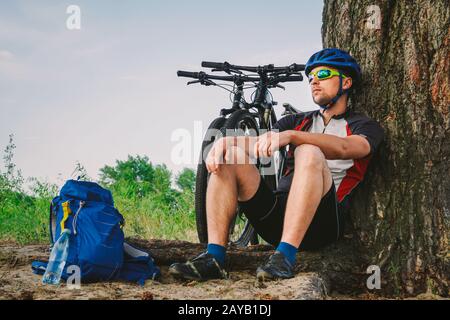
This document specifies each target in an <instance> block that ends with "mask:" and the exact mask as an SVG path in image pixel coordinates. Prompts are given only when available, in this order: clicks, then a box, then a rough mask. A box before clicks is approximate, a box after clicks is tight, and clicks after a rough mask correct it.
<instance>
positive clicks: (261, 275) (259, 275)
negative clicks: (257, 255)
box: [256, 270, 275, 282]
mask: <svg viewBox="0 0 450 320" xmlns="http://www.w3.org/2000/svg"><path fill="white" fill-rule="evenodd" d="M256 279H258V281H261V282H264V281H266V280H275V279H274V277H273V276H272V275H271V274H270V273H268V272H266V271H264V270H258V271H256Z"/></svg>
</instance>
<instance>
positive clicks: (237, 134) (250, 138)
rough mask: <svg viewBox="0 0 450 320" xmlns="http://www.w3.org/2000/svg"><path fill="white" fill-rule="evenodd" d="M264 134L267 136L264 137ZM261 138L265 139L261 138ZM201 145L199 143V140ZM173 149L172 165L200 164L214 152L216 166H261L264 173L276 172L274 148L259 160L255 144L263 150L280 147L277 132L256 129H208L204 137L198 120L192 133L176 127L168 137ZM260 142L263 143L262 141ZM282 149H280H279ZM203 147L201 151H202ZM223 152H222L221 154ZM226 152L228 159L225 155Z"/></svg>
mask: <svg viewBox="0 0 450 320" xmlns="http://www.w3.org/2000/svg"><path fill="white" fill-rule="evenodd" d="M266 133H267V135H269V136H267V135H265V134H266ZM262 137H264V139H262ZM202 139H203V145H200V144H198V143H197V142H198V141H202ZM170 140H171V142H172V143H173V145H172V150H171V154H170V159H171V161H172V163H173V164H175V165H192V164H200V163H202V162H203V161H205V162H208V160H210V159H212V158H214V153H213V151H211V149H212V148H213V147H214V148H216V149H215V150H214V151H216V152H215V153H216V154H217V155H218V157H217V158H215V161H216V163H217V164H257V163H259V164H260V165H263V166H264V173H265V174H269V175H270V174H275V173H276V171H275V170H276V168H277V166H276V160H277V158H278V153H277V149H276V150H273V154H272V155H271V156H270V157H258V158H256V157H255V156H254V155H255V143H257V142H258V143H264V145H258V147H261V148H263V147H264V146H265V145H267V143H270V144H271V145H272V146H278V145H279V135H278V130H272V131H268V130H263V129H259V130H258V131H256V130H255V129H227V130H224V129H221V130H219V129H208V130H207V131H206V133H205V134H203V126H202V122H201V121H195V122H194V131H193V132H191V131H189V130H187V129H185V128H179V129H176V130H174V131H173V132H172V134H171V139H170ZM261 141H263V142H261ZM281 147H282V146H281ZM202 148H203V149H202ZM232 148H238V149H241V150H242V151H244V152H246V154H247V155H246V156H242V155H241V156H239V155H237V154H236V153H232V152H230V151H232V150H231V149H232ZM221 150H222V153H221ZM227 152H228V156H227ZM208 156H209V158H208Z"/></svg>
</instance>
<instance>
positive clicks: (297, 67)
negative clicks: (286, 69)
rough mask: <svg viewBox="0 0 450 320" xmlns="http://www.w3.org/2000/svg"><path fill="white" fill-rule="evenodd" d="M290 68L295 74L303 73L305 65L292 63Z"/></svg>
mask: <svg viewBox="0 0 450 320" xmlns="http://www.w3.org/2000/svg"><path fill="white" fill-rule="evenodd" d="M290 68H292V70H293V71H295V72H299V71H305V65H304V64H297V63H293V64H291V66H290Z"/></svg>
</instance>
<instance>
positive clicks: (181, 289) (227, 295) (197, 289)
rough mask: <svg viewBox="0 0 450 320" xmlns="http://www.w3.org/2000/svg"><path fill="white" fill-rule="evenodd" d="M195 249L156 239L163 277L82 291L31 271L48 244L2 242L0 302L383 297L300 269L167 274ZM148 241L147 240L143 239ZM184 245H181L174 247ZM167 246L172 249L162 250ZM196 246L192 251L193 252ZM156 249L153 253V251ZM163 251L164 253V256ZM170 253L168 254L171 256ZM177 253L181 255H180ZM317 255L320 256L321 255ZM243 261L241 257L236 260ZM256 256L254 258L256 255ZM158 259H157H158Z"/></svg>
mask: <svg viewBox="0 0 450 320" xmlns="http://www.w3.org/2000/svg"><path fill="white" fill-rule="evenodd" d="M186 244H187V245H188V246H189V247H193V248H194V249H195V250H197V249H198V248H200V247H201V245H199V244H189V243H181V244H180V243H178V242H173V243H171V242H169V241H157V242H154V243H152V244H151V245H152V247H155V246H158V245H159V246H160V251H159V252H158V251H157V250H156V251H157V255H158V256H160V258H159V259H160V263H159V266H160V267H161V271H162V278H161V280H160V281H152V280H149V281H147V282H146V283H145V285H144V286H139V285H137V284H133V283H124V282H107V283H95V284H82V285H81V288H80V289H68V288H67V286H66V285H65V284H62V285H60V286H49V285H43V284H42V283H41V276H39V275H35V274H33V272H32V271H31V262H32V261H33V260H44V261H45V260H47V259H48V256H49V247H48V246H46V245H27V246H19V245H17V244H11V243H0V300H11V299H14V300H17V299H19V300H53V299H67V300H86V299H94V300H95V299H101V300H111V299H112V300H119V299H127V300H128V299H131V300H166V299H177V300H184V299H187V300H196V299H236V300H244V299H245V300H247V299H248V300H309V299H333V300H334V299H369V300H372V299H383V297H380V296H377V295H375V294H370V293H358V294H357V295H345V294H344V295H342V294H336V293H335V292H330V284H329V279H328V280H327V279H326V278H324V277H323V276H322V275H321V274H319V273H316V272H304V271H301V272H298V273H297V276H296V277H294V278H293V279H288V280H280V281H272V282H265V283H259V282H258V281H256V278H255V271H254V268H253V267H252V268H248V270H242V269H239V268H237V270H236V268H235V269H232V270H231V272H230V278H229V279H227V280H212V281H207V282H196V281H191V282H181V281H179V280H176V279H174V278H173V277H171V276H170V275H169V274H168V271H167V270H168V266H167V265H168V263H165V262H164V261H165V260H164V259H170V258H171V257H173V258H174V260H175V261H176V260H180V259H184V256H183V255H182V253H183V254H186V249H185V248H186V247H185V245H186ZM141 245H144V243H141ZM177 245H180V247H179V248H174V247H176V246H177ZM165 246H168V247H170V249H167V250H166V249H164V247H165ZM195 250H194V251H195ZM256 251H257V252H254V254H255V255H257V256H258V257H260V259H262V258H264V257H265V256H267V255H270V253H271V252H270V251H267V252H262V253H261V248H257V249H256ZM154 252H155V251H154ZM163 252H165V253H166V256H163V254H162V253H163ZM167 252H169V254H168V255H167ZM177 253H178V256H177ZM233 254H234V256H235V258H234V259H235V261H242V260H243V259H245V255H247V256H248V255H250V254H252V251H251V250H247V249H244V250H243V251H242V252H239V251H238V252H234V253H233ZM317 258H318V259H319V258H320V257H317ZM237 259H239V260H237ZM252 259H253V257H252ZM157 262H158V261H157ZM416 299H440V297H436V296H433V295H430V294H423V295H421V296H418V297H416Z"/></svg>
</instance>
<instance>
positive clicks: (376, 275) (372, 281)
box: [366, 265, 381, 290]
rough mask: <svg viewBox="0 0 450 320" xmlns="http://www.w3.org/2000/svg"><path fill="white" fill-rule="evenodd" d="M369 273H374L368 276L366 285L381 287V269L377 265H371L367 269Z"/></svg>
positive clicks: (368, 286)
mask: <svg viewBox="0 0 450 320" xmlns="http://www.w3.org/2000/svg"><path fill="white" fill-rule="evenodd" d="M366 273H367V274H372V275H371V276H370V277H369V278H367V281H366V286H367V289H369V290H373V289H381V270H380V267H379V266H377V265H371V266H369V267H368V268H367V270H366Z"/></svg>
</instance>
